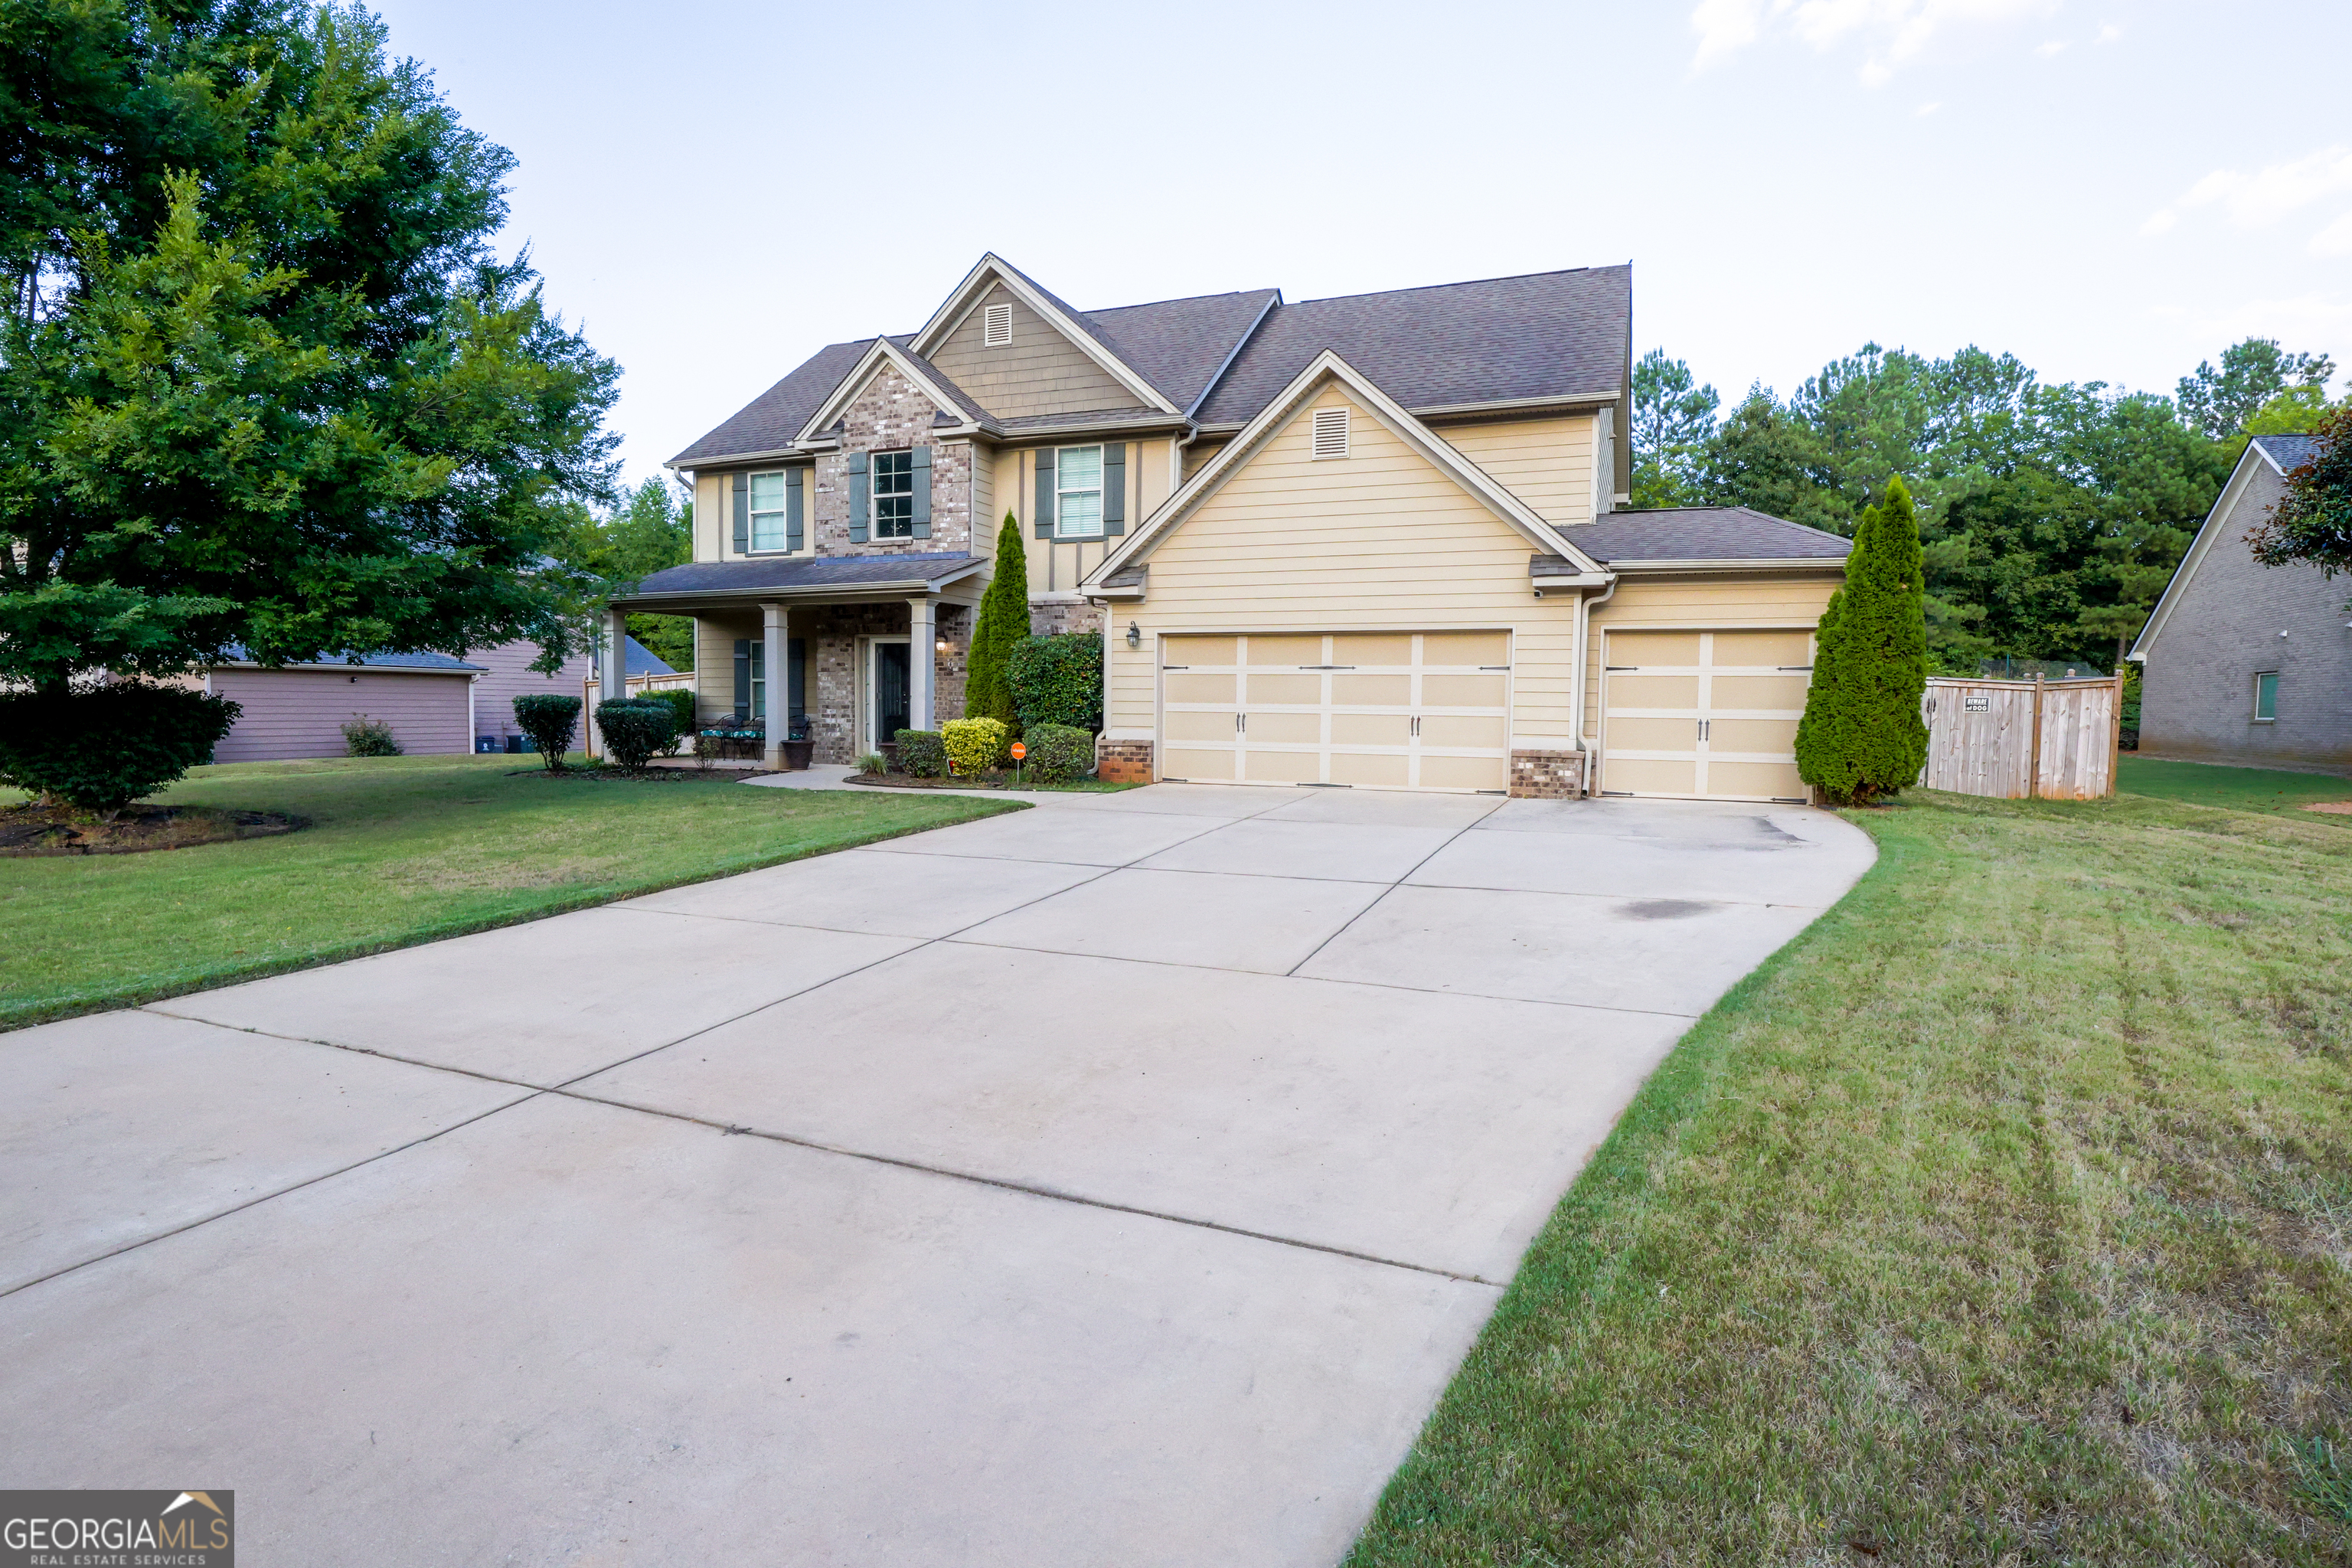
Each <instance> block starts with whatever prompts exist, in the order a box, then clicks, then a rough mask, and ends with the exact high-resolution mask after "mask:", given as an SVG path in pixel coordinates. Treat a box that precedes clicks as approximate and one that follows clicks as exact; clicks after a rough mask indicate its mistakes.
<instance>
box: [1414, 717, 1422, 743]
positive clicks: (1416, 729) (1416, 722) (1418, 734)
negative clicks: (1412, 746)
mask: <svg viewBox="0 0 2352 1568" xmlns="http://www.w3.org/2000/svg"><path fill="white" fill-rule="evenodd" d="M1412 733H1413V738H1414V739H1416V740H1418V739H1420V737H1421V715H1420V714H1418V713H1416V714H1414V715H1413V716H1412Z"/></svg>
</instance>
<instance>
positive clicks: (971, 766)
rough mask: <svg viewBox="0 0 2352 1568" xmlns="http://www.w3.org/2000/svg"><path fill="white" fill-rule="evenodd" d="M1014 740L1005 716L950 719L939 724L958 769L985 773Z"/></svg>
mask: <svg viewBox="0 0 2352 1568" xmlns="http://www.w3.org/2000/svg"><path fill="white" fill-rule="evenodd" d="M1012 743H1013V731H1012V729H1011V727H1010V726H1008V725H1007V724H1006V723H1005V722H1004V721H1003V720H1002V719H950V720H949V721H947V722H946V723H944V724H942V725H940V745H941V746H943V747H945V748H946V750H947V753H948V763H949V765H950V767H952V768H953V769H954V770H955V771H956V772H957V773H985V772H986V771H988V770H989V769H990V768H992V767H994V766H995V765H996V763H997V762H998V760H999V759H1001V758H1002V757H1003V755H1004V748H1005V747H1007V746H1009V745H1011V744H1012Z"/></svg>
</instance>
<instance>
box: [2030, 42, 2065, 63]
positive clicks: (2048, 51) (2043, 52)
mask: <svg viewBox="0 0 2352 1568" xmlns="http://www.w3.org/2000/svg"><path fill="white" fill-rule="evenodd" d="M2065 47H2066V40H2065V39H2063V38H2053V39H2051V40H2050V41H2049V42H2048V43H2046V44H2043V45H2042V47H2039V48H2037V49H2035V50H2034V51H2033V52H2034V53H2035V54H2037V55H2040V56H2041V57H2042V58H2043V59H2045V60H2046V59H2048V58H2050V57H2051V56H2052V55H2054V54H2058V53H2060V52H2062V51H2063V50H2064V48H2065Z"/></svg>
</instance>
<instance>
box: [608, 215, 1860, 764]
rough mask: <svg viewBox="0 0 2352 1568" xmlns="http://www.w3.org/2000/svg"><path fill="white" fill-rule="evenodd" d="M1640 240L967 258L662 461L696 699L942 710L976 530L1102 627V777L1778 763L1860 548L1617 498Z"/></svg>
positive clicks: (822, 708)
mask: <svg viewBox="0 0 2352 1568" xmlns="http://www.w3.org/2000/svg"><path fill="white" fill-rule="evenodd" d="M1632 320H1633V311H1632V271H1631V268H1625V267H1608V268H1582V269H1578V270H1574V271H1566V272H1551V273H1541V274H1537V275H1533V276H1529V277H1521V278H1506V279H1491V280H1487V281H1483V282H1474V283H1461V284H1454V285H1448V286H1444V287H1438V288H1427V289H1400V290H1396V291H1393V292H1388V293H1379V294H1364V295H1355V296H1350V297H1347V298H1342V299H1331V300H1309V301H1303V302H1300V303H1297V304H1290V303H1286V302H1285V301H1284V300H1283V299H1282V296H1281V294H1280V293H1279V291H1277V290H1275V289H1259V290H1255V291H1251V292H1244V293H1232V294H1216V295H1206V296H1202V297H1198V298H1192V299H1183V300H1161V301H1160V302H1158V303H1154V304H1146V305H1131V306H1126V307H1122V308H1119V309H1116V310H1094V311H1082V310H1075V309H1073V308H1072V307H1070V306H1069V305H1066V304H1065V303H1064V302H1062V301H1061V300H1058V299H1056V298H1055V296H1054V295H1052V294H1051V293H1049V292H1047V291H1046V290H1045V289H1043V288H1041V287H1040V286H1039V285H1038V284H1036V283H1035V282H1034V281H1033V280H1031V279H1029V278H1027V277H1025V276H1024V275H1023V274H1022V273H1021V272H1020V271H1018V270H1016V269H1015V268H1013V267H1012V266H1010V265H1008V264H1007V263H1006V262H1004V261H1003V260H1002V259H1000V258H997V257H994V256H988V257H983V258H982V259H981V261H980V263H979V265H977V266H976V267H974V268H972V269H971V273H970V274H969V275H968V276H966V277H965V279H963V281H962V282H961V283H960V284H959V285H958V286H957V287H956V289H954V291H953V292H952V293H950V295H949V296H948V298H947V300H945V302H944V303H942V304H941V305H940V307H939V308H938V310H935V311H933V312H932V314H931V317H930V319H929V321H926V322H925V323H924V324H923V326H922V327H921V329H920V330H919V331H915V332H912V333H908V334H907V335H904V336H887V337H879V338H873V339H868V340H866V341H864V342H848V343H835V344H833V345H831V346H829V347H827V348H824V349H822V350H820V351H819V352H818V353H815V354H814V356H812V357H811V358H810V359H809V360H808V361H807V362H806V363H803V364H802V365H801V366H800V367H799V368H798V369H796V370H794V371H793V373H792V374H789V375H787V376H785V377H784V378H783V380H782V381H780V382H778V383H777V384H775V385H774V386H772V387H771V388H770V389H769V390H768V391H767V392H765V393H763V394H762V395H761V396H759V397H758V398H757V399H755V400H754V401H753V402H752V403H751V405H749V406H747V407H745V408H744V409H743V410H742V411H741V412H740V413H738V414H736V415H735V416H733V417H732V418H730V419H729V420H727V421H726V422H725V423H724V424H722V425H720V426H719V427H718V428H717V429H715V430H713V431H711V432H710V433H709V435H707V436H705V437H702V439H700V440H699V441H697V442H696V443H694V445H693V446H691V447H688V448H687V450H685V451H684V452H682V453H680V454H678V456H677V458H674V459H672V462H671V465H670V466H671V467H672V468H676V469H678V470H680V471H682V472H683V473H685V474H688V475H690V476H691V479H692V483H693V486H694V492H695V500H696V505H695V509H694V516H695V520H696V521H695V533H696V536H695V540H694V559H693V561H692V563H689V564H687V565H683V566H677V567H673V568H671V569H669V570H667V571H665V572H658V573H656V574H653V575H652V576H650V577H648V578H646V580H645V581H644V582H643V583H642V584H640V585H639V588H638V591H637V592H636V593H635V594H634V595H631V596H629V597H627V598H625V599H622V600H618V601H616V602H615V603H614V605H613V606H612V615H613V616H614V626H615V630H617V627H618V625H619V617H620V616H623V615H624V614H625V613H626V612H628V611H631V610H638V611H662V612H667V613H672V614H683V615H689V616H694V617H695V619H696V621H697V624H698V632H697V650H696V658H695V668H696V670H697V671H698V700H699V704H700V711H701V714H702V716H703V717H704V719H705V720H706V721H709V720H715V719H718V718H720V717H723V716H726V715H729V714H734V715H740V716H741V717H744V718H746V719H748V720H751V721H755V722H761V723H763V724H764V726H765V736H766V741H767V747H768V753H769V756H770V758H771V761H774V760H775V759H776V757H777V753H778V750H779V746H778V742H781V741H782V740H783V739H784V738H785V737H786V736H787V735H788V734H789V735H793V736H800V735H805V736H807V737H809V738H811V739H812V740H813V741H814V747H815V755H816V758H817V760H819V761H822V762H848V761H851V760H852V759H853V758H854V757H856V755H857V754H858V753H860V752H866V751H871V750H875V749H877V748H878V747H879V746H880V745H881V744H882V743H884V742H887V741H888V740H889V739H890V737H891V736H892V735H893V734H894V733H895V731H898V730H899V729H901V728H909V729H931V728H935V727H936V725H937V723H938V721H940V720H942V719H945V718H950V717H953V716H955V715H956V714H958V713H959V712H961V702H962V689H963V679H964V656H965V653H966V651H967V649H968V648H969V647H970V642H971V628H972V618H973V610H974V606H975V605H977V604H978V602H979V598H980V594H981V591H982V586H983V585H984V575H985V574H986V573H987V572H988V571H989V569H990V556H991V552H992V549H993V547H994V545H995V542H996V534H995V531H996V529H997V528H998V527H999V526H1009V527H1013V528H1017V529H1019V530H1020V531H1021V537H1022V538H1023V540H1024V542H1025V547H1026V551H1027V567H1028V574H1029V584H1030V590H1031V603H1030V609H1031V618H1032V622H1033V625H1034V628H1035V629H1036V630H1038V631H1041V632H1044V631H1055V630H1074V631H1076V630H1085V631H1092V630H1100V631H1102V632H1103V633H1104V634H1105V684H1106V706H1105V719H1104V731H1103V734H1102V736H1101V738H1100V741H1099V742H1098V758H1099V762H1100V765H1101V768H1102V771H1103V773H1104V776H1106V777H1108V778H1115V779H1129V780H1146V779H1186V780H1193V781H1213V782H1219V783H1236V784H1333V785H1354V786H1364V787H1390V788H1418V789H1444V790H1475V791H1487V792H1494V793H1502V792H1506V791H1507V792H1508V793H1510V794H1513V795H1578V794H1581V793H1584V792H1586V791H1588V790H1597V791H1602V792H1606V793H1611V794H1627V795H1683V796H1727V797H1733V798H1743V799H1795V798H1801V797H1803V795H1805V793H1806V792H1805V790H1804V787H1803V785H1802V784H1801V783H1800V782H1799V780H1798V777H1797V770H1796V766H1795V762H1794V757H1793V738H1794V733H1795V729H1796V722H1797V720H1798V718H1799V716H1800V712H1801V709H1802V708H1803V705H1804V693H1805V687H1806V682H1807V675H1808V671H1809V668H1810V667H1811V645H1812V631H1813V627H1814V625H1815V622H1816V621H1817V620H1818V618H1819V616H1820V615H1821V611H1822V606H1823V605H1824V604H1825V603H1826V602H1827V600H1828V598H1829V595H1830V594H1831V593H1832V591H1833V590H1834V589H1835V588H1836V586H1837V585H1838V584H1839V582H1840V580H1841V577H1842V574H1843V563H1844V557H1845V554H1846V551H1847V544H1846V542H1845V541H1844V540H1843V539H1840V538H1838V537H1836V536H1834V535H1832V534H1828V533H1823V532H1820V531H1815V530H1812V529H1808V528H1802V527H1800V526H1798V525H1796V524H1794V523H1790V522H1786V521H1781V520H1779V519H1776V518H1771V517H1767V516H1764V515H1763V514H1761V513H1759V512H1755V511H1751V510H1745V509H1738V508H1727V509H1695V510H1666V511H1643V512H1628V511H1619V510H1616V509H1617V507H1618V506H1619V505H1620V504H1621V503H1622V502H1623V501H1624V500H1626V499H1627V495H1626V491H1627V486H1628V479H1629V471H1630V470H1629V454H1628V451H1627V448H1626V442H1625V431H1626V428H1627V421H1628V416H1629V414H1630V411H1631V395H1630V385H1629V378H1630V371H1631V363H1632V353H1631V350H1632Z"/></svg>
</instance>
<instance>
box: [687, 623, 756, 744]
mask: <svg viewBox="0 0 2352 1568" xmlns="http://www.w3.org/2000/svg"><path fill="white" fill-rule="evenodd" d="M766 635H767V626H766V624H765V622H764V621H763V620H762V619H761V616H760V615H759V613H758V612H757V611H753V612H751V613H750V614H746V615H740V616H696V617H695V622H694V711H695V715H696V717H697V718H698V720H699V721H701V722H703V723H705V724H708V723H710V722H712V721H714V720H718V719H722V718H726V717H728V716H730V715H731V714H733V712H734V711H735V639H736V638H738V637H765V636H766Z"/></svg>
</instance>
